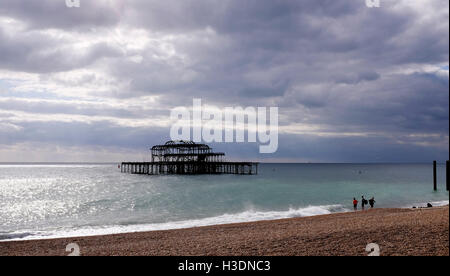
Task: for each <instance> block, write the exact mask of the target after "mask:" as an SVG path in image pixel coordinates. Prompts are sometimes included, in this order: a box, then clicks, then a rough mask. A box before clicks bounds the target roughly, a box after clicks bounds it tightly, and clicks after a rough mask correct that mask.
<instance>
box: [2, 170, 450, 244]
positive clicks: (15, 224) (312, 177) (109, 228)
mask: <svg viewBox="0 0 450 276" xmlns="http://www.w3.org/2000/svg"><path fill="white" fill-rule="evenodd" d="M438 182H439V190H438V191H437V192H434V191H433V187H432V166H431V165H430V164H260V167H259V175H256V176H242V175H218V176H217V175H199V176H146V175H129V174H121V173H120V169H118V168H117V164H108V165H92V164H73V165H68V164H54V165H0V240H10V239H37V238H50V237H52V238H53V237H70V236H80V235H97V234H109V233H122V232H134V231H146V230H159V229H174V228H183V227H192V226H201V225H212V224H223V223H232V222H243V221H255V220H265V219H277V218H289V217H301V216H311V215H319V214H328V213H332V212H345V211H350V210H351V209H352V205H351V204H352V199H353V197H356V198H358V199H360V198H361V195H365V196H366V197H367V198H369V197H372V196H374V197H375V199H376V201H377V204H376V207H411V206H423V205H424V204H425V203H427V202H432V203H433V204H435V205H443V204H448V199H449V195H448V192H447V191H445V165H439V166H438Z"/></svg>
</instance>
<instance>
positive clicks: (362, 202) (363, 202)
mask: <svg viewBox="0 0 450 276" xmlns="http://www.w3.org/2000/svg"><path fill="white" fill-rule="evenodd" d="M366 204H367V200H366V199H365V198H364V196H362V197H361V207H362V209H363V210H364V206H366Z"/></svg>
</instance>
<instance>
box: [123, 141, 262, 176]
mask: <svg viewBox="0 0 450 276" xmlns="http://www.w3.org/2000/svg"><path fill="white" fill-rule="evenodd" d="M151 159H152V161H151V162H123V163H122V164H121V166H120V169H121V172H122V173H131V174H147V175H170V174H186V175H194V174H243V175H254V174H258V163H255V162H226V161H225V153H221V152H219V153H218V152H213V150H212V148H210V147H209V146H208V145H206V144H197V143H194V142H191V141H169V142H167V143H165V144H164V145H157V146H154V147H152V148H151Z"/></svg>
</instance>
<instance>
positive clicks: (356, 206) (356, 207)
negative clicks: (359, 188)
mask: <svg viewBox="0 0 450 276" xmlns="http://www.w3.org/2000/svg"><path fill="white" fill-rule="evenodd" d="M353 209H354V210H355V211H357V210H358V200H356V198H353Z"/></svg>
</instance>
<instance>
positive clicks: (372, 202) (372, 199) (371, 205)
mask: <svg viewBox="0 0 450 276" xmlns="http://www.w3.org/2000/svg"><path fill="white" fill-rule="evenodd" d="M375 202H376V201H375V198H374V197H372V198H371V199H369V204H370V208H373V206H374V205H375Z"/></svg>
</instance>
